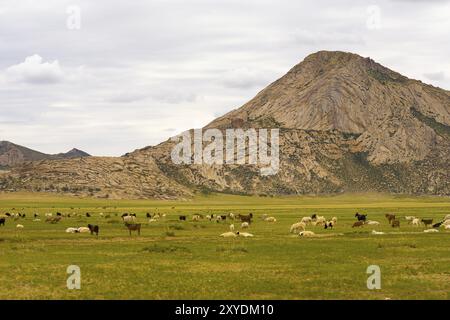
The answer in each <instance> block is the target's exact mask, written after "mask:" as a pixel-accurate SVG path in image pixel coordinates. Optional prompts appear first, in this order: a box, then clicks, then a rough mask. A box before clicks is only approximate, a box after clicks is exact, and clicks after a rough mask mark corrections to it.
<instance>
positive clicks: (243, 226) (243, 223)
mask: <svg viewBox="0 0 450 320" xmlns="http://www.w3.org/2000/svg"><path fill="white" fill-rule="evenodd" d="M249 226H250V225H249V224H248V222H242V223H241V228H242V229H248V227H249Z"/></svg>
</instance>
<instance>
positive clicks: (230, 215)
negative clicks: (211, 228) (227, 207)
mask: <svg viewBox="0 0 450 320" xmlns="http://www.w3.org/2000/svg"><path fill="white" fill-rule="evenodd" d="M228 216H229V217H230V219H233V220H234V213H232V212H230V213H229V214H228Z"/></svg>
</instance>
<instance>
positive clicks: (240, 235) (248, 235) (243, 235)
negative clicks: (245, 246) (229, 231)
mask: <svg viewBox="0 0 450 320" xmlns="http://www.w3.org/2000/svg"><path fill="white" fill-rule="evenodd" d="M236 234H237V235H238V236H239V237H244V238H251V237H253V235H252V234H251V233H248V232H239V231H238V232H236Z"/></svg>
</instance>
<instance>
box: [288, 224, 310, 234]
mask: <svg viewBox="0 0 450 320" xmlns="http://www.w3.org/2000/svg"><path fill="white" fill-rule="evenodd" d="M305 229H306V224H305V223H303V222H297V223H294V224H293V225H292V226H291V230H290V231H289V232H290V233H299V232H301V231H305Z"/></svg>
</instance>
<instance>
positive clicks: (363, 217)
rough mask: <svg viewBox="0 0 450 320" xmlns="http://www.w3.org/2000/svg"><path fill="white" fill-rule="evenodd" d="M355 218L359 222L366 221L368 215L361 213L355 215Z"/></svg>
mask: <svg viewBox="0 0 450 320" xmlns="http://www.w3.org/2000/svg"><path fill="white" fill-rule="evenodd" d="M355 217H356V218H357V219H358V221H366V219H367V214H359V212H357V213H355Z"/></svg>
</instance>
